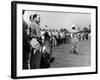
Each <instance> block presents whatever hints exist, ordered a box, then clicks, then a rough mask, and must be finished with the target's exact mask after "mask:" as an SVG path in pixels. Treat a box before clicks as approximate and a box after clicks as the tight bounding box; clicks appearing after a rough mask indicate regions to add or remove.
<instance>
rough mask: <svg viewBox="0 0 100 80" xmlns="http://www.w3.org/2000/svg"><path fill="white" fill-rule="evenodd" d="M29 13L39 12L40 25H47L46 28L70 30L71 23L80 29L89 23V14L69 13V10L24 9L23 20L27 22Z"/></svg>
mask: <svg viewBox="0 0 100 80" xmlns="http://www.w3.org/2000/svg"><path fill="white" fill-rule="evenodd" d="M31 14H39V15H40V17H41V23H40V26H41V27H44V26H45V25H48V28H54V29H60V28H67V29H68V30H71V26H72V25H77V26H78V27H80V28H81V29H82V28H83V27H84V26H86V27H88V25H89V24H91V14H89V13H88V14H87V13H71V12H66V13H65V12H47V11H25V14H24V20H25V21H26V22H27V23H29V16H30V15H31Z"/></svg>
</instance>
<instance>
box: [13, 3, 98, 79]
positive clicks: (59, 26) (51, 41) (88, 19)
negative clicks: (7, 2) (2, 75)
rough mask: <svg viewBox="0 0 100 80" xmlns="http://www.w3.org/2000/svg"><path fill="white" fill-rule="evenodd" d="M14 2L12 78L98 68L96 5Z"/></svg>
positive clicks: (88, 71)
mask: <svg viewBox="0 0 100 80" xmlns="http://www.w3.org/2000/svg"><path fill="white" fill-rule="evenodd" d="M13 6H15V8H13V11H14V13H13V15H15V16H16V17H14V18H16V20H15V21H13V22H14V23H15V24H14V23H13V26H12V27H14V26H15V27H16V28H15V29H14V28H13V29H14V31H15V32H13V33H15V34H16V38H15V37H14V36H13V38H15V39H16V40H14V42H15V43H16V47H15V48H16V49H14V50H15V51H16V52H15V53H12V57H13V56H14V57H13V58H12V59H13V60H15V63H14V61H12V62H13V63H14V65H13V69H12V70H13V71H12V72H15V73H14V77H15V78H16V77H19V78H20V77H29V76H30V77H32V76H33V77H38V76H39V77H41V76H44V77H45V76H53V75H56V76H57V75H60V74H61V75H65V74H66V75H67V74H68V75H69V74H70V75H73V74H85V73H86V74H89V73H90V74H91V73H96V72H97V66H96V65H97V62H96V57H97V56H96V55H97V52H96V38H97V37H96V29H97V25H96V23H97V22H96V21H97V19H96V15H97V14H96V9H97V8H96V6H81V5H80V6H77V5H60V4H43V3H31V2H30V4H28V3H27V2H26V3H20V2H18V3H17V2H15V4H14V3H13ZM14 9H16V10H14ZM14 18H13V20H14ZM13 35H14V34H13ZM13 44H14V43H13ZM13 46H15V45H13ZM13 52H14V51H13ZM14 54H15V55H14ZM15 68H16V69H15ZM12 74H13V73H12Z"/></svg>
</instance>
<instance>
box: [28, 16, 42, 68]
mask: <svg viewBox="0 0 100 80" xmlns="http://www.w3.org/2000/svg"><path fill="white" fill-rule="evenodd" d="M29 19H30V22H31V23H30V24H29V30H30V33H29V35H30V36H31V40H30V46H31V47H30V48H31V49H30V58H29V60H30V68H31V69H36V68H40V61H41V52H40V48H41V45H40V42H39V39H38V38H40V36H41V32H40V27H39V25H40V15H38V14H34V15H31V16H30V17H29Z"/></svg>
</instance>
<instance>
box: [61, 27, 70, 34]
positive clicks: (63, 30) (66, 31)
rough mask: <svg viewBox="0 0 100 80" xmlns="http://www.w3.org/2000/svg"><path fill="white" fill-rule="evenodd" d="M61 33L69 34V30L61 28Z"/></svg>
mask: <svg viewBox="0 0 100 80" xmlns="http://www.w3.org/2000/svg"><path fill="white" fill-rule="evenodd" d="M60 31H61V32H65V33H69V31H68V29H66V28H61V29H60Z"/></svg>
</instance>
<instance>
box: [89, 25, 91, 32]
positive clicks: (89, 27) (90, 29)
mask: <svg viewBox="0 0 100 80" xmlns="http://www.w3.org/2000/svg"><path fill="white" fill-rule="evenodd" d="M89 33H91V25H90V24H89Z"/></svg>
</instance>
